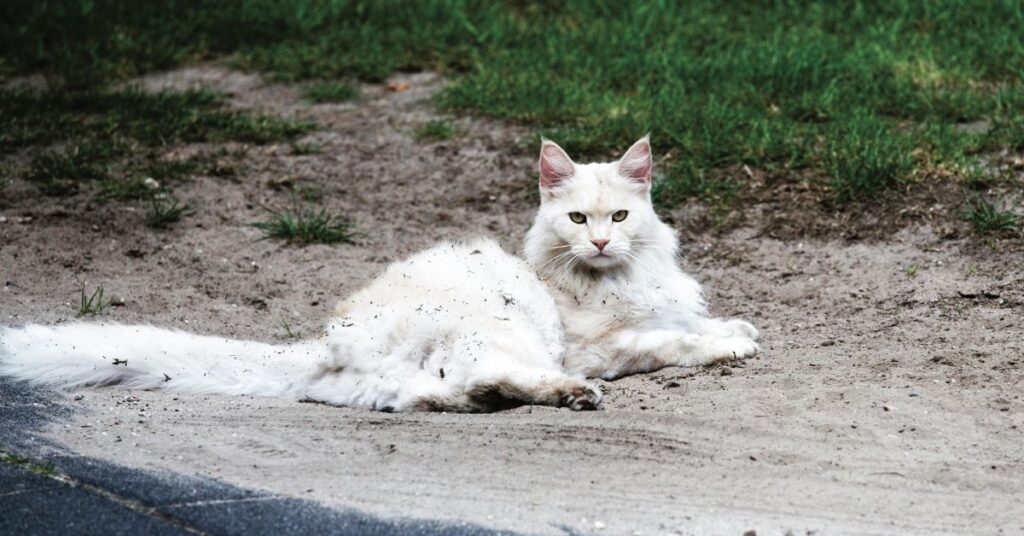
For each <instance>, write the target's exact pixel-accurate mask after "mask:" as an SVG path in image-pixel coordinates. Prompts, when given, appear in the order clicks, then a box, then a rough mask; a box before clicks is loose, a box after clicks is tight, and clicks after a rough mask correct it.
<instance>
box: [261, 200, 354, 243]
mask: <svg viewBox="0 0 1024 536" xmlns="http://www.w3.org/2000/svg"><path fill="white" fill-rule="evenodd" d="M269 212H270V220H269V221H265V222H258V223H254V224H252V226H253V227H255V228H257V229H259V230H260V231H262V232H263V238H264V239H268V238H273V239H276V240H284V241H285V242H287V243H289V244H292V245H296V246H306V245H309V244H338V243H353V242H354V241H355V239H356V238H357V235H358V233H357V232H356V230H355V226H354V225H353V224H352V223H350V222H348V221H346V220H345V219H343V218H340V217H338V216H336V215H332V214H330V213H328V212H327V209H326V208H321V209H319V210H317V209H316V208H314V207H313V205H311V204H307V205H305V206H300V205H299V203H298V202H297V201H296V200H294V199H293V200H292V207H291V208H286V209H282V210H269Z"/></svg>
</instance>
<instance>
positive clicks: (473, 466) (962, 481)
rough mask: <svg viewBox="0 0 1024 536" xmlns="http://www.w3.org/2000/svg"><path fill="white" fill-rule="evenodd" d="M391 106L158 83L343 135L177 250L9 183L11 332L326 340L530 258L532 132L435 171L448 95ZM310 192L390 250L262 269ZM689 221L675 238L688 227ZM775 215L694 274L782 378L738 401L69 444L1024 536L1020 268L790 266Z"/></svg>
mask: <svg viewBox="0 0 1024 536" xmlns="http://www.w3.org/2000/svg"><path fill="white" fill-rule="evenodd" d="M393 81H402V82H407V83H409V84H410V87H409V89H408V90H407V91H403V92H393V91H389V90H388V89H387V87H386V85H384V84H381V85H367V86H364V87H362V88H361V90H362V95H363V96H362V97H361V99H359V100H358V101H355V102H350V103H342V104H319V105H314V104H311V103H308V102H305V101H304V100H303V99H302V96H301V95H302V92H301V86H300V85H285V84H275V83H270V82H266V81H264V80H262V79H260V78H259V77H257V76H255V75H251V74H246V73H236V72H231V71H227V70H225V69H223V68H221V67H218V66H199V67H190V68H186V69H182V70H178V71H174V72H171V73H165V74H162V75H154V76H151V77H147V78H145V79H142V80H140V81H138V82H139V83H141V85H142V86H144V87H146V88H149V89H154V88H159V87H173V88H178V89H181V88H184V87H192V86H194V85H204V86H208V87H212V88H213V89H217V90H219V91H224V92H225V93H227V94H228V95H229V99H228V102H229V105H230V106H232V107H236V108H239V109H252V110H258V111H261V112H264V113H273V114H280V115H285V116H290V117H298V118H305V119H310V120H313V121H315V122H316V123H317V124H318V125H319V129H318V130H317V131H315V132H313V133H311V134H309V135H308V136H306V137H305V138H304V139H302V140H300V141H299V143H303V144H310V145H312V146H316V147H317V150H315V151H311V152H309V153H308V154H306V153H304V154H296V151H294V150H293V149H292V148H291V147H290V146H289V144H277V145H273V144H272V145H267V146H260V147H255V146H253V147H246V146H238V145H237V144H236V145H231V146H229V147H228V148H229V149H230V150H232V151H242V153H243V156H242V157H240V158H239V162H238V164H239V165H238V172H237V173H236V174H235V175H234V176H216V175H209V176H206V175H204V176H198V177H195V178H194V179H193V180H191V181H189V182H187V183H185V184H183V185H181V186H179V187H177V189H176V193H177V195H179V197H181V198H183V199H186V200H189V201H190V202H192V203H193V204H194V206H195V208H196V213H195V214H194V215H193V216H191V217H189V218H187V219H185V220H183V221H182V222H181V223H179V224H177V225H176V226H175V227H174V228H172V229H171V230H170V231H166V232H153V231H151V230H149V229H147V228H145V227H144V226H143V225H142V223H141V222H142V217H143V216H142V214H141V213H140V211H139V209H138V208H137V207H135V206H132V205H130V204H129V205H121V204H117V203H109V204H105V205H100V206H98V207H93V209H92V210H85V209H84V208H83V207H84V206H86V205H88V204H89V203H88V202H87V201H86V200H84V199H72V200H70V201H67V200H58V199H52V198H41V197H39V196H36V195H35V194H34V193H33V191H32V190H31V188H30V187H28V186H27V185H24V184H17V183H13V184H12V185H11V186H10V187H9V188H8V190H7V191H5V194H4V195H5V196H6V197H5V199H4V200H3V201H2V202H0V216H3V217H5V218H6V220H5V221H3V222H2V223H0V282H5V283H2V284H4V286H3V288H2V290H0V321H2V322H3V323H4V324H17V323H23V322H29V321H32V322H56V321H65V320H69V319H71V318H72V317H73V316H74V313H75V309H74V307H73V306H72V302H74V301H75V300H76V299H77V293H78V292H79V290H80V288H81V285H82V284H83V283H86V284H87V285H89V286H94V285H103V286H104V288H105V289H106V290H107V291H108V292H113V293H116V294H118V295H120V296H122V297H124V299H125V306H123V307H118V308H112V309H109V310H108V312H107V313H106V314H105V315H103V317H101V318H102V319H103V320H110V321H117V322H136V323H152V324H156V325H162V326H170V327H177V328H184V329H190V330H194V331H199V332H203V333H218V334H223V335H226V336H233V337H246V338H255V339H260V340H274V339H275V337H278V336H282V335H284V332H285V330H284V328H283V327H282V326H283V325H285V324H287V325H288V326H289V330H291V331H293V332H296V333H297V332H301V333H302V334H303V335H304V336H309V335H313V334H316V333H317V332H318V330H319V329H320V325H321V324H322V322H323V319H324V318H325V316H326V315H327V314H328V313H329V311H330V310H331V309H332V308H333V307H334V306H335V304H336V302H337V301H338V300H340V299H342V298H343V297H345V296H346V295H348V294H349V293H351V292H352V291H353V290H355V289H356V288H358V287H359V286H360V285H362V284H363V283H365V282H367V281H368V280H369V279H370V278H372V277H373V276H374V275H375V274H376V273H377V272H379V271H380V270H381V269H383V267H384V266H385V265H386V263H388V262H389V261H391V260H394V259H396V258H399V257H401V256H403V255H406V254H408V253H411V252H413V251H416V250H419V249H421V248H424V247H426V246H428V245H430V244H432V243H433V242H435V241H436V240H439V239H442V238H454V237H459V236H466V235H471V234H475V233H486V234H489V235H492V236H496V237H498V238H499V239H501V240H503V244H504V245H505V247H506V248H507V249H508V250H518V247H519V242H520V240H521V238H522V235H523V233H524V232H525V231H526V229H527V226H528V224H529V221H530V219H531V217H532V215H533V209H534V206H533V205H534V203H535V202H536V201H535V198H534V197H533V194H532V192H531V190H532V188H533V184H532V183H531V182H530V181H531V176H532V175H533V166H534V165H535V159H534V156H533V154H532V153H531V154H521V152H520V151H518V150H517V149H515V148H516V147H518V146H519V144H520V141H519V139H520V138H524V137H526V136H528V135H529V132H527V131H525V130H519V129H517V128H516V127H509V126H507V125H502V124H499V123H494V122H489V121H483V120H468V119H459V120H457V124H458V127H459V131H460V134H459V137H457V138H456V139H453V140H449V141H443V142H436V143H424V142H419V141H416V140H415V137H414V132H415V129H416V128H417V127H418V126H420V125H422V124H423V123H425V122H426V121H429V120H430V119H434V118H436V117H438V116H439V113H438V112H437V111H436V110H435V109H434V108H433V107H432V105H431V102H430V99H429V98H430V96H431V95H432V94H433V93H434V92H435V91H436V90H437V89H438V88H439V87H441V84H442V83H443V80H441V79H440V78H439V77H437V76H436V75H432V74H409V75H401V76H398V77H396V78H395V79H394V80H393ZM630 141H631V140H622V143H623V148H625V147H626V146H627V145H628V143H629V142H630ZM218 149H221V147H214V146H205V145H192V146H181V147H172V148H169V149H168V153H169V154H176V155H187V154H190V152H201V151H213V150H218ZM656 165H657V164H656ZM15 182H16V181H15ZM300 187H301V188H305V189H307V190H308V191H313V192H314V193H317V195H319V198H320V203H321V204H322V205H324V206H327V207H329V208H330V209H331V210H332V211H334V212H336V213H341V214H343V215H344V216H345V217H347V218H349V219H351V220H352V221H354V222H355V223H356V224H357V225H358V226H359V227H360V228H361V229H362V230H363V231H364V232H365V235H366V236H365V238H364V239H363V240H361V241H360V243H358V244H355V245H340V246H333V247H328V246H310V247H307V248H302V249H299V248H292V247H286V246H283V245H281V244H279V243H276V242H273V241H265V240H259V238H260V235H259V232H258V231H257V230H256V229H253V228H252V227H251V226H249V224H250V223H251V222H254V221H259V220H260V219H262V218H264V217H265V213H264V211H263V208H262V207H263V206H275V205H278V204H282V203H287V202H288V201H289V199H290V197H291V195H292V194H293V193H296V191H297V190H296V189H298V188H300ZM762 208H764V207H762ZM686 213H687V209H686V208H685V207H683V208H680V209H677V210H675V211H673V213H672V214H671V215H672V216H674V217H675V218H676V219H677V221H680V222H682V224H683V225H687V221H688V220H686V218H684V217H683V216H684V215H685V214H686ZM751 214H752V216H751V219H750V221H749V222H748V224H749V227H744V228H741V229H738V230H736V231H733V232H730V233H726V234H720V233H706V232H704V231H702V229H701V228H699V227H696V226H694V227H684V228H683V229H682V231H683V235H684V236H686V237H687V239H686V240H685V242H684V245H683V250H684V254H683V258H682V260H681V262H682V263H683V265H684V266H685V267H686V269H687V270H688V271H690V272H691V273H693V274H694V275H695V276H696V277H697V278H698V280H700V281H701V282H702V283H703V284H704V285H705V289H706V291H707V297H708V299H709V301H710V303H711V305H712V309H713V311H714V312H715V314H716V315H717V314H721V315H728V316H733V315H735V316H740V317H743V318H745V319H748V320H750V321H752V322H753V323H754V324H755V325H756V326H757V327H758V328H760V329H761V332H762V334H763V339H762V352H761V354H759V356H758V357H756V358H755V359H752V360H749V361H746V362H742V363H730V364H728V365H727V366H728V367H729V369H730V370H731V371H732V373H731V374H723V373H722V371H724V370H725V368H723V367H717V368H710V369H679V368H675V369H671V368H670V369H665V370H661V371H658V372H656V373H652V374H646V375H639V376H633V377H629V378H625V379H622V380H618V381H614V382H599V383H600V384H601V385H602V387H603V389H604V391H605V398H604V400H603V402H602V410H601V411H595V412H586V413H577V412H570V411H568V410H565V409H562V410H559V409H555V408H547V407H522V408H517V409H515V410H510V411H507V412H502V413H498V414H490V415H452V414H381V413H374V412H369V411H364V410H353V409H343V408H332V407H326V406H322V405H317V404H300V403H290V402H284V401H279V400H268V399H256V398H249V397H217V396H200V395H182V394H174V395H169V394H162V393H159V392H133V393H128V392H126V391H122V390H118V389H101V390H95V391H87V393H91V394H89V395H88V396H85V397H84V398H83V399H81V400H78V401H76V402H75V403H76V404H79V405H81V406H83V407H84V408H85V409H86V410H87V411H85V412H82V413H81V414H80V416H79V417H78V419H79V421H78V422H76V423H73V424H72V425H71V426H54V427H53V428H51V429H50V431H49V433H50V435H51V436H52V437H54V438H55V439H57V440H60V441H62V442H64V443H65V444H67V445H68V446H69V447H70V448H72V449H75V450H77V451H79V452H81V453H83V454H86V455H90V456H97V457H100V458H116V461H117V462H118V463H124V464H129V465H132V466H135V467H143V468H160V469H173V470H178V471H185V472H189V473H196V474H203V475H210V476H214V477H217V478H221V479H223V480H225V481H228V482H232V483H235V484H239V485H243V486H252V487H257V488H264V489H270V490H272V491H275V492H279V493H284V494H291V495H295V496H300V497H304V498H310V499H313V500H317V501H321V502H323V503H325V504H328V505H341V506H351V507H357V508H361V509H364V510H368V511H371V512H375V513H379V514H383V515H403V516H424V517H432V518H443V519H448V520H465V521H472V522H476V523H481V524H484V525H487V526H493V527H500V528H507V529H515V530H523V531H527V532H531V533H550V534H555V533H562V531H561V529H560V527H569V528H571V529H573V530H576V531H579V532H591V531H593V530H594V527H595V521H596V520H600V522H601V523H602V524H603V525H605V526H606V529H605V531H606V532H607V533H609V534H629V533H632V532H634V531H639V532H641V533H643V534H673V533H679V534H693V533H713V534H721V533H725V534H742V533H743V532H744V531H747V530H751V529H755V530H756V531H757V533H758V534H784V533H786V532H787V531H792V533H794V534H805V533H807V532H808V531H817V532H818V533H819V534H834V533H868V534H965V533H998V532H1000V531H1002V532H1004V533H1018V532H1022V531H1024V522H1022V521H1021V520H1024V505H1022V503H1021V501H1020V497H1021V496H1024V458H1022V454H1021V452H1022V451H1021V448H1020V445H1021V444H1022V443H1024V372H1022V370H1024V367H1022V364H1024V357H1022V356H1024V330H1022V329H1021V326H1020V319H1021V318H1022V317H1024V268H1022V265H1024V263H1022V262H1021V261H1022V260H1024V259H1022V258H1021V255H1020V252H1019V250H1017V249H1014V247H1007V248H1005V249H1003V250H1001V251H992V250H991V249H988V248H985V247H979V246H977V245H974V244H971V243H970V242H969V241H967V240H964V239H959V240H948V239H943V238H942V236H944V234H943V233H942V232H941V231H936V230H932V229H931V228H928V227H915V228H913V229H912V230H908V231H904V232H901V233H897V234H893V235H889V236H887V237H885V238H884V239H879V240H872V241H856V242H839V241H829V240H823V239H796V238H791V235H790V234H787V233H783V234H782V235H780V236H782V237H783V238H785V239H777V238H770V237H769V236H771V233H768V234H766V233H764V232H763V230H764V229H763V228H761V227H759V226H758V224H759V220H758V218H759V216H758V215H757V214H758V210H754V211H753V212H752V213H751ZM26 217H30V219H29V220H25V219H23V218H26ZM911 266H915V267H916V268H914V269H913V270H909V268H910V267H911ZM126 397H131V398H130V402H126V400H129V399H128V398H126ZM147 404H148V406H147ZM143 409H144V411H142V410H143ZM128 417H131V418H128ZM80 424H90V425H91V426H90V427H88V428H83V427H81V426H79V425H80ZM310 489H312V490H313V491H312V492H307V490H310Z"/></svg>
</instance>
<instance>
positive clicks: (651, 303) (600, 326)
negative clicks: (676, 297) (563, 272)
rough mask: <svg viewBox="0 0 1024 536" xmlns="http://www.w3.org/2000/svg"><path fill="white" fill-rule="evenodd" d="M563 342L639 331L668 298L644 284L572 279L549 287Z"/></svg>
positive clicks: (624, 279) (659, 290) (659, 289)
mask: <svg viewBox="0 0 1024 536" xmlns="http://www.w3.org/2000/svg"><path fill="white" fill-rule="evenodd" d="M549 288H550V289H551V292H552V295H553V297H554V298H555V303H556V305H557V306H558V310H559V314H560V316H561V318H562V325H563V327H564V329H565V335H566V342H567V343H569V344H572V343H585V342H593V341H596V340H600V339H604V338H606V337H608V336H610V335H612V334H614V333H617V332H621V331H623V330H626V329H642V328H643V326H645V325H648V324H650V323H651V321H652V320H653V319H654V318H655V317H656V316H657V315H658V314H659V312H660V311H664V310H665V309H666V307H667V306H669V304H670V302H671V298H670V297H668V296H666V295H665V294H664V293H663V292H661V290H662V289H661V288H659V287H657V286H655V285H651V284H650V283H648V282H646V281H631V280H629V279H626V278H622V279H609V278H603V279H590V278H587V277H580V278H572V279H570V280H563V281H559V282H557V283H554V284H552V283H550V282H549Z"/></svg>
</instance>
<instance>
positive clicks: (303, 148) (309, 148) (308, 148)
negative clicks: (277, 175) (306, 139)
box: [291, 143, 323, 156]
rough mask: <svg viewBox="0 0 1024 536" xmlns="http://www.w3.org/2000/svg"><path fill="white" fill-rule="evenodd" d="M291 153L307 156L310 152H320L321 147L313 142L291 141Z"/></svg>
mask: <svg viewBox="0 0 1024 536" xmlns="http://www.w3.org/2000/svg"><path fill="white" fill-rule="evenodd" d="M291 148H292V154H293V155H295V156H307V155H311V154H320V152H321V151H322V150H323V147H321V146H320V145H317V144H315V143H292V144H291Z"/></svg>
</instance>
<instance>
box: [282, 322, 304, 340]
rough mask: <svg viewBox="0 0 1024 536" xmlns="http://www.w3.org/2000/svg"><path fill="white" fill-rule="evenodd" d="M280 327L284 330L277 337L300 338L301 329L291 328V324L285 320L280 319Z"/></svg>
mask: <svg viewBox="0 0 1024 536" xmlns="http://www.w3.org/2000/svg"><path fill="white" fill-rule="evenodd" d="M281 329H283V330H284V332H283V333H281V334H280V335H278V338H279V339H301V338H302V331H296V330H292V326H291V324H289V323H288V321H287V320H282V321H281Z"/></svg>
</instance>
